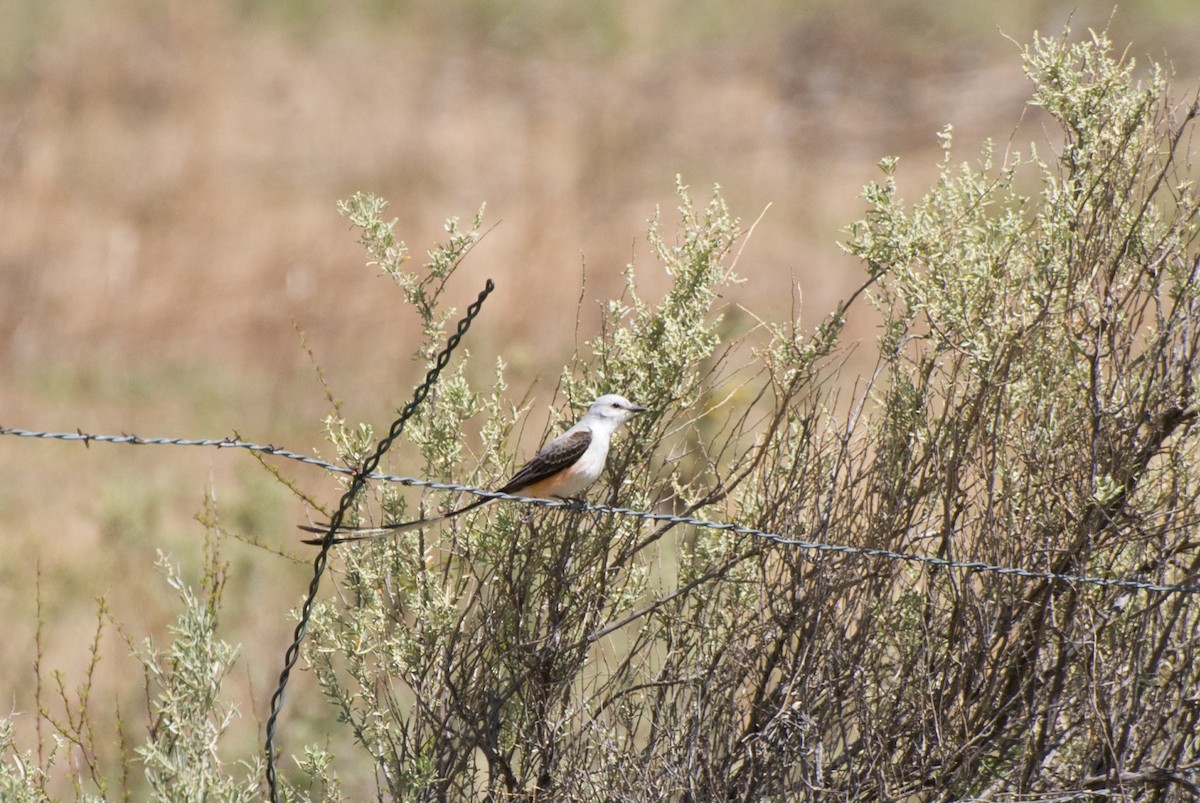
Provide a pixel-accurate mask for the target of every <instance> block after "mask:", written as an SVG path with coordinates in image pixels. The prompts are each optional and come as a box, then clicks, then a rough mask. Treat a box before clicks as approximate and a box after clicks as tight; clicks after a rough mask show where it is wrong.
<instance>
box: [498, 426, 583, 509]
mask: <svg viewBox="0 0 1200 803" xmlns="http://www.w3.org/2000/svg"><path fill="white" fill-rule="evenodd" d="M591 442H592V433H591V432H590V431H589V430H586V429H580V430H576V431H574V432H568V433H566V434H565V435H563V436H562V437H559V438H555V439H554V440H552V441H550V442H549V443H547V444H546V445H545V446H543V447H542V450H541V451H540V452H538V453H537V454H536V455H535V456H534V458H533V459H532V460H530V461H529V462H528V463H526V464H525V465H524V466H522V467H521V470H520V471H518V472H517V473H516V474H514V475H513V478H512V479H511V480H509V481H508V482H506V483H505V484H504V487H502V488H500V489H499V492H500V493H502V494H515V493H517V492H518V491H520V490H521V489H522V488H528V487H529V486H530V485H533V484H534V483H535V482H540V481H542V480H544V479H546V478H547V477H553V476H554V475H555V474H557V473H558V472H560V471H563V470H565V469H568V468H570V467H571V466H572V465H574V464H575V461H577V460H578V459H579V458H580V457H581V456H582V455H583V453H584V452H586V451H587V448H588V446H589V445H590V444H591Z"/></svg>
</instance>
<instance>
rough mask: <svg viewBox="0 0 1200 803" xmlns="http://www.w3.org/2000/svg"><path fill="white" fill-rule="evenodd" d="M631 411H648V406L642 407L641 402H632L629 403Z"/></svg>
mask: <svg viewBox="0 0 1200 803" xmlns="http://www.w3.org/2000/svg"><path fill="white" fill-rule="evenodd" d="M629 411H630V412H631V413H644V412H646V408H645V407H642V406H641V405H639V404H631V405H629Z"/></svg>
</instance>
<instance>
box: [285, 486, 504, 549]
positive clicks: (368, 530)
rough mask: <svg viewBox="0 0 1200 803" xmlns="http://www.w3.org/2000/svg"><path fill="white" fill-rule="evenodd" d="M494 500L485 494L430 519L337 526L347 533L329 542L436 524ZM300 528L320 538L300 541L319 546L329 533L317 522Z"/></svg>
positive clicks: (361, 538)
mask: <svg viewBox="0 0 1200 803" xmlns="http://www.w3.org/2000/svg"><path fill="white" fill-rule="evenodd" d="M494 501H496V500H495V498H494V497H490V496H485V497H483V498H482V499H476V500H475V501H474V502H471V503H470V504H469V505H463V506H462V507H460V508H458V509H457V510H451V511H450V512H449V513H443V514H442V515H440V516H434V517H433V518H431V519H415V520H413V521H400V522H396V523H395V524H386V525H384V526H383V527H339V528H338V530H337V532H338V533H347V535H336V534H335V537H334V539H333V541H332V542H331V543H332V544H334V545H336V544H349V543H353V542H354V541H367V540H370V539H372V538H382V537H383V536H385V535H392V534H394V533H398V532H403V531H404V530H411V529H412V528H414V527H424V526H426V525H429V524H437V523H438V522H439V521H445V520H446V519H452V518H454V517H455V516H457V515H459V514H461V513H466V512H467V511H468V510H474V509H475V508H477V507H479V506H480V505H486V504H487V503H488V502H494ZM300 529H301V530H304V531H305V532H309V533H318V534H320V536H321V537H320V538H305V539H304V540H303V541H301V543H303V544H312V545H314V546H321V545H322V544H324V543H325V536H326V535H327V534H328V533H329V525H327V524H326V525H324V526H322V525H319V524H301V525H300Z"/></svg>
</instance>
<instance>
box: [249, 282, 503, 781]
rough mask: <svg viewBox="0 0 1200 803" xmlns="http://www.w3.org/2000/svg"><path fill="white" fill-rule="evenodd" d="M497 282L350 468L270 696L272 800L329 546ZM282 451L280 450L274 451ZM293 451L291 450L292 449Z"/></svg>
mask: <svg viewBox="0 0 1200 803" xmlns="http://www.w3.org/2000/svg"><path fill="white" fill-rule="evenodd" d="M495 287H496V285H495V284H494V283H493V282H492V280H491V279H488V280H487V283H486V284H485V285H484V288H483V291H482V292H480V294H479V297H478V298H477V299H475V301H473V302H472V303H471V305H470V306H468V307H467V314H466V315H465V316H463V318H462V320H460V321H459V322H458V326H457V328H456V329H455V331H454V333H453V334H451V335H450V337H449V338H447V340H446V346H445V348H443V349H442V350H441V352H439V353H438V355H437V358H436V360H435V361H434V365H433V367H432V368H430V369H429V371H428V373H426V374H425V381H424V382H422V383H421V384H420V385H419V386H417V389H416V390H415V391H414V392H413V396H412V400H411V401H409V403H408V404H406V405H405V406H404V409H403V410H401V411H400V416H399V417H398V418H397V419H396V420H395V421H394V422H392V426H391V428H390V429H389V430H388V434H387V436H386V437H385V438H383V440H381V441H380V442H379V444H378V445H377V446H376V447H375V451H374V452H373V453H372V454H371V456H370V457H368V458H367V459H366V460H364V461H363V463H362V465H361V466H359V467H357V468H354V469H347V471H348V473H350V475H351V480H350V485H349V487H348V488H347V489H346V492H345V493H344V494H343V495H342V499H341V501H340V502H339V503H338V507H337V510H336V511H335V512H334V514H333V516H332V517H331V518H330V521H329V529H328V531H327V532H326V533H325V538H324V539H323V541H322V543H321V551H320V552H319V553H317V556H316V558H314V559H313V578H312V581H311V582H310V583H309V584H308V596H307V597H306V598H305V600H304V605H303V606H302V607H301V609H300V621H299V622H298V623H297V624H296V631H295V635H294V637H293V639H292V643H291V645H290V646H289V647H288V649H287V652H286V653H285V654H284V660H283V671H282V672H280V673H279V685H278V686H276V688H275V693H274V694H273V695H272V696H271V715H270V717H269V718H268V719H267V740H266V744H265V745H264V746H263V750H264V752H266V754H267V770H266V772H267V786H268V788H269V790H270V795H271V801H272V803H278V801H279V776H278V771H277V769H276V767H275V730H276V726H277V724H278V720H279V714H280V712H281V711H282V710H283V694H284V690H285V689H286V688H287V683H288V678H289V676H290V675H291V671H292V667H294V666H295V665H296V661H297V660H298V659H299V657H300V646H301V644H303V643H304V637H305V635H306V634H307V633H308V622H309V619H310V617H311V616H312V609H313V605H314V604H315V603H316V599H317V591H318V590H319V589H320V585H321V575H323V574H324V573H325V568H326V566H327V565H328V562H329V550H330V549H331V548H332V547H333V542H334V538H335V534H336V532H337V530H338V528H339V527H340V526H341V524H342V518H343V517H344V516H345V515H346V511H348V510H349V509H350V506H351V505H353V504H354V500H355V498H357V496H358V494H359V493H360V492H361V491H362V489H363V488H365V487H366V484H367V482H368V480H369V478H370V476H371V475H372V474H374V473H375V469H376V468H378V467H379V461H380V460H382V459H383V455H384V453H386V452H387V450H388V449H389V448H391V445H392V443H393V442H395V440H396V439H397V438H398V437H400V434H401V433H402V432H403V431H404V426H405V424H407V423H408V420H409V419H410V418H412V416H413V414H414V413H416V411H417V408H418V407H419V406H420V405H421V403H422V402H423V401H425V397H426V396H428V395H429V391H430V390H431V389H432V388H433V386H434V385H435V384H436V383H437V380H438V377H439V376H440V375H441V373H442V370H443V369H444V368H445V367H446V366H447V365H448V364H449V362H450V356H451V355H452V354H453V353H454V350H455V349H456V348H458V344H459V342H460V341H461V340H462V338H463V335H465V334H466V333H467V330H468V329H470V328H471V322H472V321H474V320H475V316H476V315H478V314H479V311H480V309H482V307H483V302H484V301H485V300H486V299H487V297H488V296H489V295H490V294H491V292H492V290H494V289H495ZM272 454H279V452H272ZM289 454H291V453H289Z"/></svg>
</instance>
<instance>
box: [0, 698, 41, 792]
mask: <svg viewBox="0 0 1200 803" xmlns="http://www.w3.org/2000/svg"><path fill="white" fill-rule="evenodd" d="M0 756H3V757H4V760H3V761H0V800H5V801H11V803H35V801H36V802H37V803H40V801H43V800H46V799H47V798H46V796H45V795H44V794H43V793H42V791H41V789H40V786H39V781H38V779H39V776H41V775H42V770H41V768H40V767H38V764H37V760H36V758H35V757H34V755H33V754H32V753H31V752H30V751H28V750H27V751H25V752H23V753H21V752H17V749H16V746H15V744H14V737H13V723H12V719H11V718H9V717H5V718H3V719H0Z"/></svg>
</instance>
